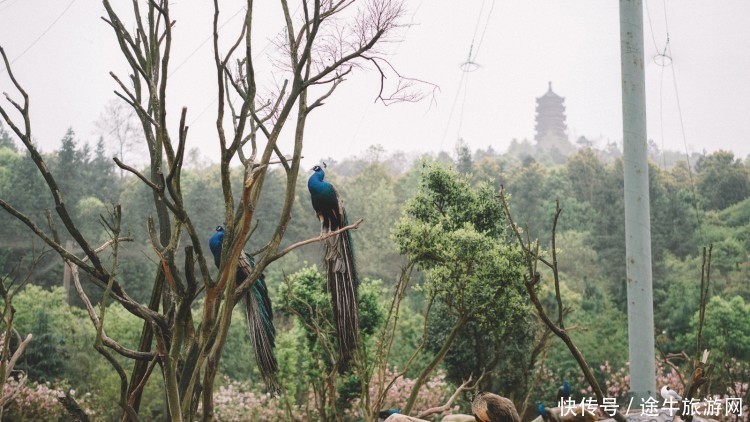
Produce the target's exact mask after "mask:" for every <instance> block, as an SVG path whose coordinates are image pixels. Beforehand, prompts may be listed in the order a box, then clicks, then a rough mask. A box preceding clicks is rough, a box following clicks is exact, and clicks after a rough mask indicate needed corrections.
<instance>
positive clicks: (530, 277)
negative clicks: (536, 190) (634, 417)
mask: <svg viewBox="0 0 750 422" xmlns="http://www.w3.org/2000/svg"><path fill="white" fill-rule="evenodd" d="M498 199H499V200H500V203H501V204H502V206H503V210H504V211H505V216H506V217H507V218H508V223H509V225H510V228H511V230H512V233H513V236H514V237H515V238H516V241H517V243H518V246H519V247H520V248H521V252H522V255H523V259H524V263H525V274H524V276H523V281H524V286H525V287H526V292H527V293H528V295H529V299H531V303H532V304H533V305H534V309H535V310H536V313H537V315H538V316H539V318H540V319H541V320H542V322H544V325H546V326H547V328H549V330H550V331H551V332H552V333H554V334H555V335H556V336H557V337H559V338H560V340H562V341H563V343H565V345H566V346H567V347H568V350H569V351H570V354H571V355H573V358H574V359H575V360H576V362H577V363H578V367H579V368H580V369H581V372H583V377H584V378H585V379H586V381H587V382H588V383H589V385H590V386H591V389H592V390H593V392H594V395H595V396H596V402H597V404H598V405H599V406H602V405H603V404H604V394H603V393H602V389H601V387H600V386H599V383H598V382H597V381H596V378H594V374H593V372H592V371H591V367H590V366H589V364H588V362H586V359H585V358H584V356H583V353H581V350H580V349H578V346H576V344H575V342H573V339H572V338H571V337H570V334H569V333H570V331H571V329H572V327H566V326H565V318H564V317H565V315H566V313H567V312H566V308H564V307H563V302H562V297H561V296H560V272H559V268H558V262H557V248H556V240H557V239H556V234H557V221H558V219H559V218H560V213H561V212H562V208H560V202H559V201H558V202H556V206H555V216H554V219H553V222H552V245H551V248H550V249H551V255H552V259H551V260H549V259H547V258H544V257H543V256H542V254H541V253H540V251H539V242H538V241H536V240H532V239H531V237H530V235H529V233H528V227H527V230H526V239H524V238H523V236H522V235H521V229H520V228H519V227H518V225H517V224H516V223H515V222H514V221H513V216H512V215H511V213H510V208H509V206H508V198H507V196H506V194H505V189H504V188H502V187H501V189H500V194H499V195H498ZM540 262H541V263H542V265H544V266H546V267H547V268H549V270H550V271H551V272H552V279H553V282H554V287H555V301H556V302H557V307H556V308H557V312H556V313H557V315H553V316H550V315H549V314H548V313H547V311H546V310H545V309H544V306H543V305H542V302H541V301H540V300H539V296H538V295H537V286H538V285H539V283H540V282H541V274H540V273H539V271H538V270H537V267H538V265H539V263H540ZM612 417H613V418H614V419H615V420H616V421H617V422H625V417H624V416H623V415H622V414H621V413H620V412H617V411H615V413H614V415H612Z"/></svg>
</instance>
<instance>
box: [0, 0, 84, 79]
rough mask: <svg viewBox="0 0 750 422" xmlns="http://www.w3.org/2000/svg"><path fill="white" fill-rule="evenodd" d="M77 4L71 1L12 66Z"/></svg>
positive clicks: (13, 61)
mask: <svg viewBox="0 0 750 422" xmlns="http://www.w3.org/2000/svg"><path fill="white" fill-rule="evenodd" d="M75 2H76V0H70V3H68V5H67V6H65V9H63V11H62V12H60V14H59V15H57V17H56V18H55V20H54V21H52V23H51V24H49V26H47V29H45V30H44V32H42V33H41V34H40V35H39V36H38V37H36V39H35V40H34V41H33V42H32V43H31V44H30V45H29V46H28V47H26V49H25V50H23V51H22V52H21V54H19V55H18V56H16V57H15V58H14V59H13V60H11V61H10V64H13V63H15V62H16V61H17V60H18V59H20V58H21V57H23V56H24V55H25V54H26V53H27V52H28V51H29V50H31V49H32V48H33V47H34V46H35V45H36V44H37V43H38V42H39V40H41V39H42V37H44V36H45V35H47V33H48V32H49V31H50V29H52V27H53V26H55V24H56V23H57V22H58V21H59V20H60V19H62V17H63V16H64V15H65V13H67V11H68V10H70V7H71V6H73V3H75ZM6 70H8V69H7V68H5V67H4V68H3V70H2V71H1V72H5V71H6Z"/></svg>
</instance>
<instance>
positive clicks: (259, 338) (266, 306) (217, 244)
mask: <svg viewBox="0 0 750 422" xmlns="http://www.w3.org/2000/svg"><path fill="white" fill-rule="evenodd" d="M223 241H224V227H222V226H218V227H216V233H214V235H213V236H211V239H210V240H209V242H208V246H209V247H210V248H211V253H212V254H213V256H214V263H215V264H216V267H217V268H219V264H220V263H221V247H222V246H221V245H222V242H223ZM253 268H255V260H254V259H253V257H252V256H250V255H248V254H247V253H245V252H244V251H243V252H242V253H241V254H240V258H239V262H238V263H237V276H236V284H237V285H239V284H240V283H242V282H243V281H245V279H246V278H247V276H249V275H250V274H251V273H252V272H253ZM242 301H243V303H244V305H245V317H246V319H247V325H248V327H249V329H250V339H251V340H252V342H253V350H254V352H255V361H256V362H257V364H258V369H259V370H260V375H261V377H262V378H263V381H264V382H265V384H266V386H267V387H268V389H269V390H270V392H271V394H276V393H278V392H280V391H281V384H279V380H278V378H277V377H276V371H277V369H278V364H277V362H276V357H275V356H274V354H273V350H274V347H275V346H276V328H275V327H274V325H273V309H272V307H271V298H270V297H269V296H268V287H267V286H266V280H265V277H264V276H263V274H261V275H260V277H258V280H256V282H255V283H253V285H252V287H250V288H249V289H248V290H247V291H246V292H245V294H244V295H243V296H242Z"/></svg>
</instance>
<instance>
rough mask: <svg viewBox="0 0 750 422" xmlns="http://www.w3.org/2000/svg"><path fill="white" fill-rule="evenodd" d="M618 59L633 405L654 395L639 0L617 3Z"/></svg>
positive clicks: (647, 196)
mask: <svg viewBox="0 0 750 422" xmlns="http://www.w3.org/2000/svg"><path fill="white" fill-rule="evenodd" d="M620 59H621V69H622V127H623V153H624V161H623V170H624V172H625V255H626V257H625V259H626V267H627V277H628V279H627V283H628V352H629V355H630V393H631V394H632V395H633V396H634V397H635V401H634V405H639V404H640V401H639V399H641V398H643V399H645V398H647V397H652V396H655V393H656V374H655V372H656V367H655V363H654V304H653V303H654V301H653V291H652V288H651V218H650V213H649V208H650V206H649V192H648V161H647V158H646V157H647V149H646V148H647V147H646V86H645V85H646V81H645V80H646V77H645V71H644V56H643V3H642V1H641V0H620Z"/></svg>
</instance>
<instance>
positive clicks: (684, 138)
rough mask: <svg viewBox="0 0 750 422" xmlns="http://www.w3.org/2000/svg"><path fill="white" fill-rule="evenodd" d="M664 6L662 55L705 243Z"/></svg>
mask: <svg viewBox="0 0 750 422" xmlns="http://www.w3.org/2000/svg"><path fill="white" fill-rule="evenodd" d="M662 5H663V8H664V27H665V30H666V42H665V45H664V52H663V53H661V54H662V55H664V56H666V57H669V58H670V61H669V67H670V68H671V69H672V84H673V87H674V95H675V101H676V103H677V116H678V118H679V121H680V130H681V134H682V144H683V147H684V148H685V161H686V163H687V170H688V180H689V182H690V188H691V190H692V194H693V208H694V209H695V219H696V224H697V227H698V233H699V236H700V240H701V241H703V240H705V239H706V235H705V231H704V229H703V226H702V224H701V208H700V206H699V204H698V190H697V187H696V185H695V179H694V177H693V166H692V164H691V163H690V152H689V151H688V144H687V132H686V131H685V119H684V117H683V114H682V103H681V101H680V90H679V88H678V84H677V73H676V71H675V63H674V61H672V60H671V57H672V46H671V45H670V36H669V19H668V13H667V2H666V0H662Z"/></svg>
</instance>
